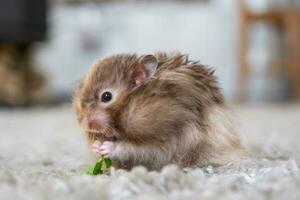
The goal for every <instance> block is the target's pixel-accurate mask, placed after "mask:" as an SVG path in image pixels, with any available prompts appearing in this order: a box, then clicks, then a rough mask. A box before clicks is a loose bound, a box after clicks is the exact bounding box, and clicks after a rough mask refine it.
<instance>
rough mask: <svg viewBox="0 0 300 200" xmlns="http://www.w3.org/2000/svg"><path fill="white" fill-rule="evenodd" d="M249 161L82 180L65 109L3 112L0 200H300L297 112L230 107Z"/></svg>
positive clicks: (81, 154) (79, 148)
mask: <svg viewBox="0 0 300 200" xmlns="http://www.w3.org/2000/svg"><path fill="white" fill-rule="evenodd" d="M234 110H235V111H236V114H237V117H236V118H237V119H238V121H239V122H240V123H239V132H240V137H241V140H242V142H243V144H244V145H245V146H246V147H247V148H248V149H250V150H251V151H252V154H253V156H252V157H251V158H249V159H248V160H244V161H242V162H241V163H239V164H237V163H235V164H230V165H227V166H224V167H222V168H213V167H210V166H208V167H206V168H197V169H183V170H181V169H178V168H177V167H176V166H166V167H165V168H164V169H163V170H162V171H161V172H148V171H147V170H145V169H144V168H143V167H136V168H134V169H133V170H132V171H131V172H126V171H123V170H117V171H114V172H112V175H111V176H109V177H108V176H97V177H92V176H88V175H83V174H81V171H82V169H84V168H85V167H86V166H87V165H88V164H89V162H88V160H89V159H88V157H87V148H86V145H85V141H84V137H83V134H82V133H81V131H80V129H79V127H78V125H77V122H76V120H75V116H74V114H73V112H72V110H71V109H70V106H69V105H65V106H61V107H54V108H33V109H22V110H9V109H1V110H0V199H3V200H6V199H22V200H26V199H38V200H40V199H56V200H59V199H83V200H87V199H149V200H150V199H151V200H152V199H222V200H226V199H289V200H291V199H295V200H296V199H297V200H298V199H300V171H299V166H300V154H299V153H300V144H299V143H300V106H299V105H297V106H296V105H295V106H267V107H266V106H259V107H249V106H248V107H234Z"/></svg>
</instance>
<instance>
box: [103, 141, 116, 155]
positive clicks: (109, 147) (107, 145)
mask: <svg viewBox="0 0 300 200" xmlns="http://www.w3.org/2000/svg"><path fill="white" fill-rule="evenodd" d="M115 148H116V143H115V142H111V141H105V142H103V144H102V145H101V147H100V154H101V155H102V156H104V157H109V158H112V157H113V151H114V150H115Z"/></svg>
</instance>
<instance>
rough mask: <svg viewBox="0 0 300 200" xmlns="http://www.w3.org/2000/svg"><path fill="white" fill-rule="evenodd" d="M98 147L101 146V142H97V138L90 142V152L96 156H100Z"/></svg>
mask: <svg viewBox="0 0 300 200" xmlns="http://www.w3.org/2000/svg"><path fill="white" fill-rule="evenodd" d="M100 147H101V142H99V141H98V140H96V141H95V142H94V143H93V144H92V152H93V153H94V154H95V155H96V156H97V157H100V156H101V153H100Z"/></svg>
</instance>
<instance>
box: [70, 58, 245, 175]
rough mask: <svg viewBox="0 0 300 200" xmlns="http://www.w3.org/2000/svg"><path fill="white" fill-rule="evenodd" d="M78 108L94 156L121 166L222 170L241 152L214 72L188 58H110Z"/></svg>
mask: <svg viewBox="0 0 300 200" xmlns="http://www.w3.org/2000/svg"><path fill="white" fill-rule="evenodd" d="M73 103H74V108H75V110H76V114H77V117H78V121H79V123H80V125H81V126H82V128H83V129H84V130H85V131H86V135H87V138H88V141H89V144H90V145H91V149H92V152H94V154H95V155H96V156H98V157H99V156H100V155H103V156H107V157H110V158H111V159H112V160H113V164H114V165H115V166H116V167H118V168H124V169H130V168H132V167H133V166H136V165H143V166H146V167H147V168H148V169H160V168H162V167H163V166H164V165H167V164H170V163H172V164H178V165H179V166H181V167H193V166H204V165H214V166H216V165H223V164H226V163H228V162H233V161H235V159H238V158H239V155H240V153H241V152H242V147H241V145H240V142H239V139H238V138H237V136H236V135H235V132H234V128H233V126H232V123H231V120H230V115H229V114H228V112H229V111H228V109H227V108H226V105H225V103H224V98H223V96H222V94H221V92H220V89H219V87H218V85H217V81H216V78H215V76H214V75H213V71H212V70H211V69H210V68H208V67H206V66H204V65H201V64H199V63H198V62H196V61H191V60H189V59H188V56H187V55H183V54H180V53H175V54H166V53H162V52H159V53H155V54H154V55H142V56H138V55H136V54H119V55H112V56H109V57H105V58H103V59H101V60H100V61H98V62H97V63H96V64H95V65H94V66H93V67H92V69H91V71H90V72H89V73H88V74H87V75H86V76H85V77H84V78H83V79H82V80H81V81H80V83H79V85H78V88H77V90H76V92H75V95H74V98H73Z"/></svg>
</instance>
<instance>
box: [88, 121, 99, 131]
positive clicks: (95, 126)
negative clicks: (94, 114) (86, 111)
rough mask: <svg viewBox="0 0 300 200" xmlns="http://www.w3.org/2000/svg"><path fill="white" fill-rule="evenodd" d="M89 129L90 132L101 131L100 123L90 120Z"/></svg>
mask: <svg viewBox="0 0 300 200" xmlns="http://www.w3.org/2000/svg"><path fill="white" fill-rule="evenodd" d="M87 128H88V129H90V130H101V125H100V122H99V121H98V120H96V119H88V120H87Z"/></svg>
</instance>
